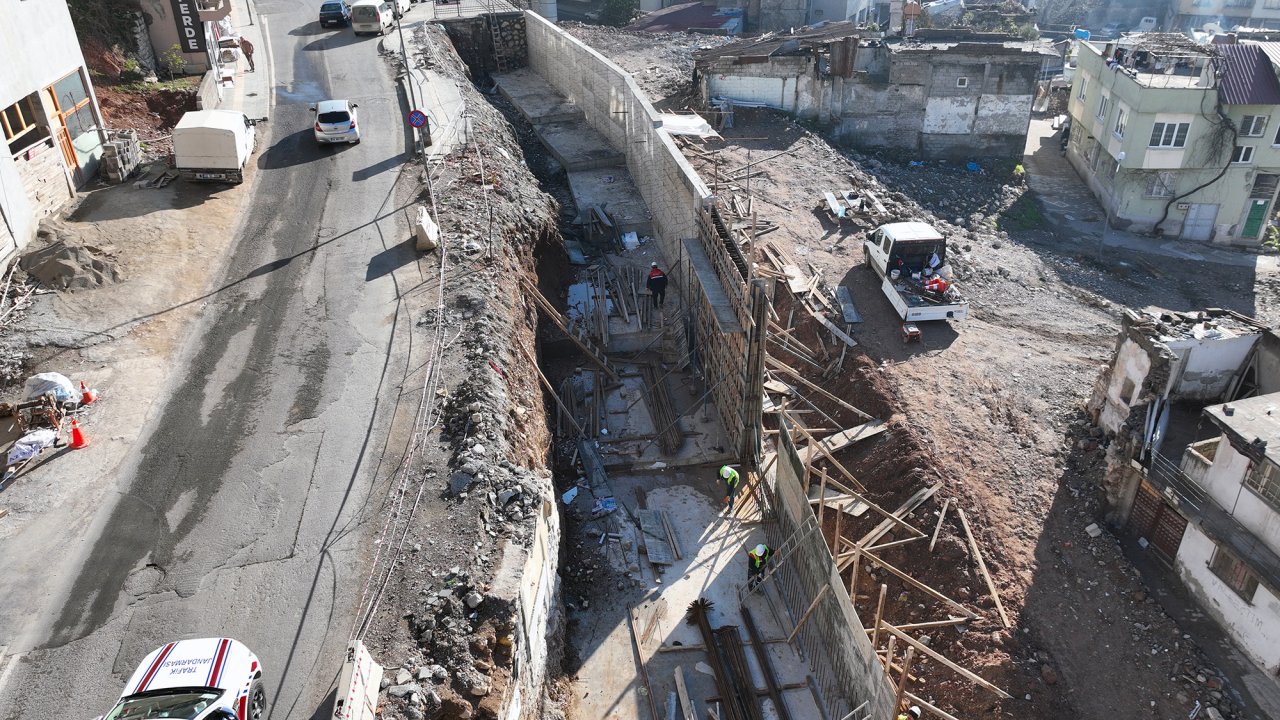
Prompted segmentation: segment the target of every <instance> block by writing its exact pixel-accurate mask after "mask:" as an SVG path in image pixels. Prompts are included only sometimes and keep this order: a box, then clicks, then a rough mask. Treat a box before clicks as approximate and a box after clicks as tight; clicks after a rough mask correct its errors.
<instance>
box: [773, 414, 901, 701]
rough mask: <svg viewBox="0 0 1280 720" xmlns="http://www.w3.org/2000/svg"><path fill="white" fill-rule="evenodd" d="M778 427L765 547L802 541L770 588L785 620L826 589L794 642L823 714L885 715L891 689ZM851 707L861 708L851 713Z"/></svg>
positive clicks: (800, 465) (795, 457)
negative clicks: (784, 575) (778, 599)
mask: <svg viewBox="0 0 1280 720" xmlns="http://www.w3.org/2000/svg"><path fill="white" fill-rule="evenodd" d="M781 425H782V427H781V428H780V430H779V433H778V461H777V462H776V463H775V464H774V467H775V470H774V472H773V474H772V477H770V478H768V479H767V480H768V482H770V483H771V490H772V491H773V501H774V510H775V518H774V519H775V520H776V524H773V525H771V526H769V527H768V528H767V529H766V533H767V534H768V537H769V543H770V545H772V546H773V547H776V548H781V547H783V543H784V542H786V541H787V540H789V539H791V540H793V541H794V540H795V539H798V538H801V537H803V539H802V540H801V541H800V542H797V543H795V545H794V546H793V548H792V549H791V550H790V554H789V555H788V556H786V557H784V558H782V562H785V563H786V567H787V568H788V569H789V571H790V573H789V575H790V577H789V578H788V579H784V580H782V581H780V582H779V583H778V588H777V589H778V591H779V593H780V594H781V595H782V597H783V599H784V601H785V602H786V604H787V607H788V609H789V610H790V611H791V616H792V617H797V618H798V617H801V616H802V615H803V614H804V613H805V612H806V610H807V609H809V608H810V605H811V604H812V603H813V601H814V598H818V597H819V596H820V595H822V593H823V588H824V587H829V588H830V589H829V590H827V591H826V594H825V595H822V597H821V599H820V600H819V601H818V603H817V605H815V606H813V607H812V615H811V616H810V617H809V621H808V622H807V623H805V624H804V625H803V626H801V629H800V632H799V633H798V634H797V635H796V640H797V641H798V642H799V644H800V647H802V648H803V649H804V654H805V656H806V657H808V658H810V659H811V665H812V668H811V669H812V671H813V675H814V683H815V684H816V685H817V686H818V688H819V689H820V690H821V693H822V698H821V702H822V703H823V705H824V706H825V708H826V717H829V718H843V717H846V716H847V715H848V714H850V713H852V714H853V716H855V717H860V718H862V717H867V718H875V720H880V719H881V718H891V717H893V716H894V707H893V705H894V698H895V695H896V693H895V690H894V687H893V686H892V685H891V684H890V683H889V679H888V677H887V676H886V675H885V673H884V670H883V668H882V666H881V664H880V660H879V659H878V658H877V657H876V654H875V651H874V649H873V648H872V647H871V640H869V639H868V638H867V634H866V632H864V630H863V627H862V623H861V621H859V619H858V614H857V611H856V610H854V607H853V602H852V601H850V599H849V593H848V592H847V591H846V590H845V586H844V582H843V580H842V579H841V578H840V572H839V571H838V570H837V569H836V563H835V560H834V559H833V558H832V557H831V551H830V550H829V549H828V548H827V544H826V540H825V538H824V537H823V535H822V532H821V531H820V530H819V529H818V528H817V527H816V525H815V521H814V517H813V509H812V507H811V506H810V504H809V498H808V497H807V496H806V495H805V492H804V488H803V486H802V480H801V478H802V477H803V476H804V461H803V460H801V458H800V453H799V452H798V451H797V450H796V447H795V444H794V443H793V441H792V438H791V433H790V430H789V429H788V427H787V423H786V421H785V420H784V421H783V422H782V423H781ZM774 577H778V576H777V575H775V576H774ZM863 703H866V704H865V705H863ZM854 708H861V709H860V710H858V711H857V712H854Z"/></svg>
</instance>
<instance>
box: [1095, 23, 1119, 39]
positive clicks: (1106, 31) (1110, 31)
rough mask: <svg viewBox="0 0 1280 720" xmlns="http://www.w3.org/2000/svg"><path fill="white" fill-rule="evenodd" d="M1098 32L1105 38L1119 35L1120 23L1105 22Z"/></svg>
mask: <svg viewBox="0 0 1280 720" xmlns="http://www.w3.org/2000/svg"><path fill="white" fill-rule="evenodd" d="M1098 34H1099V35H1100V36H1101V37H1102V38H1103V39H1105V40H1110V39H1112V38H1118V37H1120V23H1107V24H1106V25H1103V26H1102V30H1100V31H1099V32H1098Z"/></svg>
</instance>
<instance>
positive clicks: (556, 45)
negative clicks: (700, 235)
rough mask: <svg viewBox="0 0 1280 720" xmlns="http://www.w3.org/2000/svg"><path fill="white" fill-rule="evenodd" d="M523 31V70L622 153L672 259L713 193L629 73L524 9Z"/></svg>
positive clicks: (693, 229)
mask: <svg viewBox="0 0 1280 720" xmlns="http://www.w3.org/2000/svg"><path fill="white" fill-rule="evenodd" d="M525 28H526V31H527V39H528V48H529V67H530V68H531V69H533V70H534V71H535V72H537V73H538V74H539V75H541V76H542V78H543V79H544V80H546V81H547V82H548V83H550V84H551V86H552V87H554V88H555V89H556V90H557V91H559V92H560V94H562V95H564V96H565V97H566V98H568V99H569V100H570V101H572V102H573V103H574V104H575V105H577V106H578V108H579V109H581V110H582V112H583V114H584V115H585V116H586V119H587V122H588V123H590V124H591V127H592V128H594V129H595V130H596V131H597V132H599V133H600V134H601V135H604V136H605V138H606V139H607V140H608V141H609V143H610V144H611V145H613V146H614V147H615V148H617V149H618V150H619V151H621V152H622V153H623V154H625V155H626V158H627V170H628V171H630V173H631V177H632V179H634V180H635V183H636V187H637V188H639V190H640V194H641V196H643V197H644V201H645V203H646V204H647V205H648V206H649V213H650V215H651V216H652V217H653V224H654V230H655V231H656V233H657V236H658V242H659V246H660V247H661V249H662V252H663V254H664V255H665V256H666V257H668V258H674V257H677V251H678V247H679V241H680V238H687V237H693V236H694V233H695V232H697V230H696V217H697V212H698V210H699V208H701V207H703V206H704V204H705V203H706V202H707V201H708V200H709V199H710V198H711V191H710V190H708V189H707V186H706V184H704V183H703V182H702V178H701V177H699V176H698V173H697V172H696V171H695V170H694V169H693V167H692V166H691V165H689V161H688V160H686V159H685V157H684V154H683V153H681V152H680V150H679V149H678V148H677V147H676V145H675V143H674V142H673V141H672V139H671V135H670V134H668V133H667V131H665V130H663V129H662V120H661V119H660V118H659V117H658V112H657V111H656V110H655V109H654V108H653V104H652V103H650V102H649V99H648V97H646V96H645V94H644V92H643V91H642V90H640V87H639V86H638V85H636V82H635V80H633V79H632V78H631V76H630V75H629V74H627V73H626V72H625V71H624V70H622V68H620V67H618V66H617V65H615V64H613V63H612V62H611V61H609V60H608V59H607V58H605V57H604V56H603V55H601V54H600V53H598V52H596V51H595V50H592V49H591V48H589V47H587V46H586V45H585V44H583V43H582V42H581V41H580V40H578V39H577V38H575V37H573V36H572V35H569V34H568V33H566V32H564V31H563V30H561V29H560V28H558V27H556V26H555V25H554V24H553V23H551V22H549V21H548V20H546V19H545V18H543V17H541V16H539V15H537V14H535V13H533V12H532V11H527V10H526V11H525Z"/></svg>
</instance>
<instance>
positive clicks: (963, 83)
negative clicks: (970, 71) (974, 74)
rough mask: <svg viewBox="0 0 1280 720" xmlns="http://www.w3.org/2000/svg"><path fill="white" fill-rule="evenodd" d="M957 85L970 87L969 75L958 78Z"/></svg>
mask: <svg viewBox="0 0 1280 720" xmlns="http://www.w3.org/2000/svg"><path fill="white" fill-rule="evenodd" d="M956 87H958V88H962V87H969V78H967V77H962V78H956Z"/></svg>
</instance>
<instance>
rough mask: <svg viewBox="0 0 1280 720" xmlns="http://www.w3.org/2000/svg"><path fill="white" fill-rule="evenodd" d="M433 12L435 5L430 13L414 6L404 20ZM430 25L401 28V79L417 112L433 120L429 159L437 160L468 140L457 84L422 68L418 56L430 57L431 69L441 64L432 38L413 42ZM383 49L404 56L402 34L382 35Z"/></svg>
mask: <svg viewBox="0 0 1280 720" xmlns="http://www.w3.org/2000/svg"><path fill="white" fill-rule="evenodd" d="M434 10H435V5H434V3H432V5H431V7H430V10H428V8H427V7H426V6H424V5H414V6H413V9H411V10H410V11H409V12H408V13H406V14H405V20H406V21H407V20H410V19H412V18H413V17H414V16H415V15H420V16H426V15H428V14H430V13H431V12H434ZM427 22H428V21H427V20H417V21H416V22H413V23H408V22H405V24H404V25H403V26H402V28H401V29H402V31H403V33H404V41H405V44H407V45H408V46H409V48H408V49H409V68H408V70H409V72H408V73H407V74H405V75H402V76H401V77H400V80H401V82H403V83H404V88H405V95H406V97H407V98H408V100H409V104H410V105H414V104H415V103H416V105H417V107H416V108H414V109H416V110H421V111H422V112H424V113H426V114H427V117H428V118H430V119H431V140H432V143H431V147H428V148H427V159H428V160H438V159H440V158H442V157H444V156H446V155H448V154H449V153H450V152H452V151H453V149H454V148H455V147H458V146H461V145H464V144H466V142H467V139H468V138H467V132H466V118H465V117H464V116H465V114H466V109H467V105H466V102H464V101H463V99H462V93H461V92H459V91H458V85H457V83H456V81H454V80H452V79H450V78H448V77H445V76H444V75H441V74H440V73H438V72H436V71H435V70H432V69H429V68H424V67H422V63H421V62H420V61H419V60H418V57H417V56H418V54H419V53H425V54H427V55H429V56H431V58H432V62H431V63H430V64H431V65H432V66H436V65H438V64H439V61H440V58H438V57H436V53H437V51H436V49H435V47H434V46H433V45H432V44H431V42H430V41H429V39H428V42H427V43H425V44H423V45H418V44H417V43H416V42H415V40H414V35H415V34H416V33H417V32H418V31H419V30H423V29H425V26H426V24H427ZM382 50H383V52H384V53H386V54H388V55H392V54H394V55H396V56H402V53H403V49H402V46H401V44H400V33H396V32H393V33H388V34H387V35H385V36H383V38H382ZM406 122H407V121H406Z"/></svg>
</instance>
